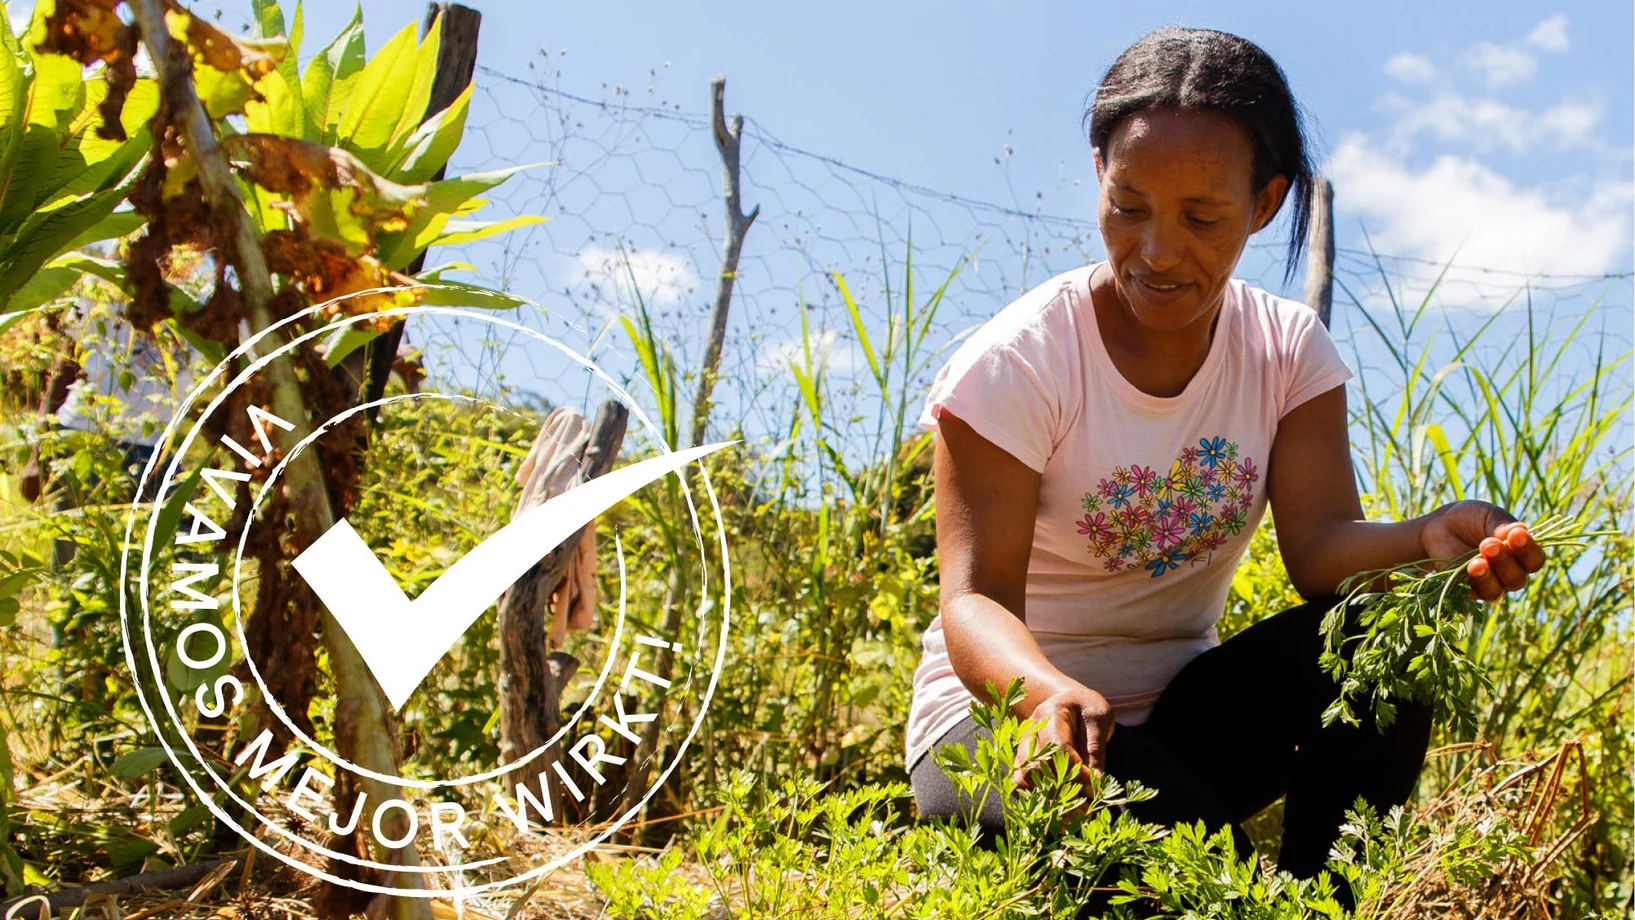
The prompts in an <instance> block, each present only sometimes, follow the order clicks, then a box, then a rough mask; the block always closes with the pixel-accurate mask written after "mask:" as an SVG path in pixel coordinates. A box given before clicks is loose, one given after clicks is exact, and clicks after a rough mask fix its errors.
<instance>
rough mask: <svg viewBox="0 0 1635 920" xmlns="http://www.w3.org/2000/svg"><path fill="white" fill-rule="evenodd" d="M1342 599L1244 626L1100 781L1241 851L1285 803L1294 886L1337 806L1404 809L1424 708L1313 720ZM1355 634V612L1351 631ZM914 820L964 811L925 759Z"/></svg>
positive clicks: (1420, 759)
mask: <svg viewBox="0 0 1635 920" xmlns="http://www.w3.org/2000/svg"><path fill="white" fill-rule="evenodd" d="M1339 602H1340V598H1339V597H1337V596H1327V597H1320V598H1317V599H1315V600H1312V601H1310V602H1308V603H1305V604H1301V605H1300V606H1298V607H1292V608H1290V609H1288V610H1285V611H1283V612H1281V613H1279V614H1276V615H1275V616H1272V617H1270V618H1268V619H1265V620H1262V621H1261V622H1259V623H1256V624H1255V625H1253V626H1251V627H1249V628H1248V629H1245V630H1244V631H1243V632H1241V633H1238V634H1237V635H1235V636H1233V637H1232V638H1230V639H1228V640H1226V641H1225V642H1223V643H1221V644H1220V645H1218V646H1216V647H1215V648H1212V649H1210V650H1209V651H1206V652H1204V653H1203V654H1201V655H1199V656H1198V657H1197V658H1195V659H1193V660H1192V661H1191V662H1189V663H1188V664H1187V665H1186V667H1184V668H1182V669H1181V671H1180V673H1179V674H1177V675H1176V676H1175V679H1174V680H1173V681H1171V682H1170V684H1169V686H1168V687H1166V688H1165V690H1164V693H1163V695H1162V696H1161V697H1159V699H1158V702H1157V703H1156V704H1154V706H1153V709H1152V714H1151V715H1150V716H1149V717H1148V718H1147V721H1146V722H1144V723H1142V724H1141V725H1119V726H1117V727H1116V728H1115V729H1114V730H1113V736H1112V738H1111V740H1109V741H1108V743H1107V747H1106V756H1107V772H1108V773H1111V774H1112V775H1113V776H1116V777H1118V778H1120V779H1124V780H1130V779H1135V780H1139V781H1141V783H1142V784H1143V785H1146V786H1150V787H1153V788H1155V789H1157V790H1158V795H1157V796H1156V797H1155V798H1153V799H1150V800H1148V801H1146V802H1139V803H1136V804H1135V805H1132V806H1130V811H1131V813H1132V814H1134V815H1135V816H1136V817H1138V818H1140V819H1141V820H1143V821H1147V822H1151V823H1154V824H1166V825H1168V824H1175V823H1178V822H1192V821H1197V820H1198V819H1200V818H1201V819H1203V820H1204V822H1205V823H1206V824H1207V825H1208V826H1209V827H1210V829H1211V830H1216V829H1219V828H1221V827H1228V826H1230V827H1231V828H1232V834H1233V837H1234V839H1235V840H1236V842H1237V848H1238V851H1239V853H1240V854H1241V855H1242V856H1244V857H1245V858H1247V857H1248V856H1250V855H1252V854H1253V852H1254V849H1253V847H1252V846H1251V845H1250V842H1249V837H1248V835H1247V834H1245V833H1244V831H1243V828H1242V827H1240V826H1239V825H1240V824H1241V823H1242V822H1244V821H1246V820H1248V819H1249V818H1251V817H1254V816H1255V815H1256V814H1258V813H1259V812H1260V811H1261V810H1262V809H1264V808H1266V807H1267V806H1268V805H1271V804H1272V803H1273V802H1275V801H1277V799H1278V798H1279V797H1285V798H1284V805H1283V848H1282V850H1281V852H1280V853H1279V854H1278V866H1279V867H1280V868H1282V869H1285V870H1287V871H1289V872H1290V873H1292V874H1293V875H1295V876H1296V877H1299V878H1311V877H1313V876H1315V875H1316V874H1317V872H1318V871H1319V870H1320V869H1322V868H1323V865H1324V863H1325V862H1326V861H1327V858H1328V851H1329V847H1330V846H1331V845H1332V844H1333V843H1334V841H1335V839H1336V838H1337V837H1338V836H1339V830H1340V823H1341V821H1342V820H1343V819H1344V816H1345V810H1346V809H1347V808H1350V807H1351V806H1352V804H1353V803H1354V802H1355V801H1356V799H1357V796H1359V795H1360V796H1362V797H1363V798H1365V799H1367V800H1368V802H1369V803H1370V804H1372V805H1373V806H1374V808H1376V809H1378V810H1379V812H1380V813H1381V814H1384V813H1385V811H1386V810H1388V809H1390V808H1391V807H1392V806H1395V805H1401V804H1403V803H1405V802H1407V800H1408V797H1409V796H1410V795H1411V794H1412V793H1413V790H1414V785H1415V783H1416V782H1417V781H1418V778H1419V770H1420V767H1421V766H1422V765H1423V764H1424V761H1425V749H1426V746H1427V744H1428V743H1429V741H1430V733H1431V712H1430V708H1429V707H1427V706H1421V705H1417V704H1411V703H1405V702H1404V703H1399V704H1398V705H1397V714H1396V721H1395V722H1394V723H1393V724H1392V725H1391V727H1390V728H1388V729H1386V730H1385V732H1384V733H1383V734H1381V733H1380V732H1379V731H1377V730H1376V729H1375V728H1374V724H1373V715H1372V713H1371V712H1368V711H1367V710H1366V708H1365V707H1356V708H1357V709H1358V715H1359V717H1360V719H1361V721H1362V726H1361V727H1353V726H1349V725H1345V724H1344V723H1338V722H1337V723H1335V724H1334V725H1332V726H1329V727H1327V728H1324V727H1323V725H1322V712H1323V710H1324V708H1326V707H1327V706H1328V704H1329V703H1332V702H1333V701H1334V699H1335V697H1336V696H1337V694H1338V687H1337V686H1336V684H1335V683H1334V681H1333V680H1332V679H1330V678H1329V677H1328V675H1327V674H1325V673H1324V672H1323V671H1322V670H1321V669H1320V668H1319V667H1318V666H1317V657H1318V654H1319V652H1321V650H1322V637H1321V635H1320V633H1319V631H1318V625H1319V623H1321V621H1322V618H1323V615H1324V613H1326V612H1327V611H1328V610H1329V609H1331V608H1333V607H1334V606H1335V605H1336V604H1338V603H1339ZM1348 625H1349V627H1350V629H1351V630H1353V631H1354V630H1355V628H1356V626H1355V619H1354V617H1353V618H1352V619H1351V621H1350V622H1349V624H1348ZM979 734H980V735H986V734H987V733H986V732H985V731H984V730H982V729H981V728H979V727H978V726H977V724H976V722H975V720H973V719H972V718H971V717H969V716H967V717H966V718H965V719H964V720H963V721H961V722H959V723H958V724H956V725H955V726H954V727H953V728H952V729H950V730H949V731H948V732H947V734H945V735H943V736H942V737H941V738H939V739H938V741H937V742H936V745H937V746H941V745H943V744H950V743H953V744H962V745H964V746H965V747H966V748H968V749H970V750H972V751H973V752H974V751H975V749H976V739H977V737H978V735H979ZM910 779H911V780H912V783H913V788H914V801H915V803H916V805H917V806H918V808H919V813H920V817H921V819H922V820H925V819H933V820H946V819H948V818H952V817H954V816H956V815H960V814H964V813H967V812H968V811H969V799H968V798H967V799H965V800H964V801H963V802H962V801H961V798H960V796H959V794H958V792H956V791H955V789H954V787H953V785H952V784H951V783H950V782H949V781H948V778H947V777H946V776H944V775H943V773H942V771H941V770H940V769H939V768H938V767H937V765H936V763H935V762H934V761H933V760H932V758H931V757H930V756H929V754H927V755H923V756H921V757H920V759H919V760H918V761H917V762H916V763H915V764H914V766H913V768H912V770H911V771H910ZM979 822H980V825H981V829H982V831H983V832H984V833H983V839H984V842H985V843H987V844H989V845H991V843H992V838H993V837H994V836H996V835H999V834H1003V833H1004V819H1003V816H1002V813H1001V809H1000V805H999V800H998V798H997V796H993V795H990V796H989V797H988V798H987V800H986V801H984V803H983V807H982V811H981V814H980V818H979Z"/></svg>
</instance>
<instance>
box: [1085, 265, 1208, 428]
mask: <svg viewBox="0 0 1635 920" xmlns="http://www.w3.org/2000/svg"><path fill="white" fill-rule="evenodd" d="M1090 299H1091V304H1092V306H1093V308H1094V309H1095V311H1096V328H1097V329H1098V330H1099V332H1100V334H1101V341H1102V345H1103V346H1104V347H1105V348H1106V350H1107V356H1108V357H1109V358H1111V359H1112V360H1113V366H1114V367H1115V368H1116V369H1117V370H1118V372H1119V373H1120V374H1121V375H1123V377H1124V379H1125V380H1128V381H1129V382H1130V385H1131V386H1133V387H1135V388H1136V389H1138V390H1140V391H1141V392H1143V393H1147V394H1149V395H1152V396H1158V397H1163V398H1170V397H1175V396H1179V395H1181V393H1183V392H1185V390H1186V388H1187V384H1188V383H1190V382H1191V381H1192V378H1193V377H1194V376H1196V375H1197V373H1198V371H1199V369H1200V368H1202V367H1203V364H1204V360H1205V359H1206V358H1208V357H1209V347H1210V345H1211V344H1212V343H1213V342H1214V339H1215V330H1216V328H1217V327H1218V326H1219V325H1220V315H1221V307H1220V305H1216V307H1215V309H1214V310H1212V311H1210V313H1209V316H1208V321H1207V322H1204V321H1202V320H1200V321H1199V322H1196V323H1193V324H1191V325H1190V326H1187V327H1186V328H1184V329H1177V330H1175V331H1173V332H1162V331H1159V330H1155V329H1151V328H1149V327H1147V326H1144V325H1142V324H1141V323H1139V322H1137V321H1136V320H1135V317H1134V314H1133V313H1132V312H1131V310H1130V306H1129V304H1128V303H1126V302H1125V300H1124V298H1123V297H1122V296H1120V294H1119V292H1118V286H1117V284H1115V283H1114V281H1113V274H1112V270H1111V269H1110V268H1109V267H1108V266H1107V265H1106V264H1105V263H1104V264H1103V265H1102V266H1101V268H1100V269H1098V270H1097V271H1096V273H1095V274H1094V275H1092V276H1091V279H1090Z"/></svg>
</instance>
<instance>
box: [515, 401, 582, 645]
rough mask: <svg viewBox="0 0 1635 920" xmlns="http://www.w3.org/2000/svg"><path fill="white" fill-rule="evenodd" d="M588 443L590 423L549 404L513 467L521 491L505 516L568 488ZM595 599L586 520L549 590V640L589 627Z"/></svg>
mask: <svg viewBox="0 0 1635 920" xmlns="http://www.w3.org/2000/svg"><path fill="white" fill-rule="evenodd" d="M589 446H590V425H589V424H588V423H587V422H586V421H585V417H584V416H583V415H580V414H579V413H578V412H576V411H574V410H573V409H570V408H568V407H566V406H562V407H559V408H556V409H553V410H552V411H551V414H550V415H548V416H546V418H545V424H543V425H541V426H540V428H539V434H538V435H536V436H535V437H534V443H533V446H531V447H529V448H528V455H527V456H526V457H524V458H523V459H522V465H521V466H520V467H518V468H517V485H519V486H521V487H522V494H521V495H520V496H519V497H518V498H517V506H516V509H515V510H513V511H512V512H511V516H512V517H516V516H517V515H519V514H521V513H522V512H524V511H526V510H527V509H529V508H532V507H534V506H535V505H539V504H542V503H543V502H545V501H546V500H547V499H550V498H553V497H555V496H557V495H560V494H562V493H563V492H566V491H567V490H568V489H570V488H572V487H573V485H574V483H575V482H576V481H577V480H578V477H579V470H580V469H581V468H582V467H583V465H584V455H585V449H586V448H587V447H589ZM596 602H597V587H596V522H595V521H591V522H590V523H589V524H587V525H586V526H585V531H584V534H583V535H582V536H581V537H580V539H579V546H578V547H577V548H576V549H575V551H574V553H573V555H572V557H571V558H570V559H569V561H568V568H567V571H566V577H565V578H563V580H562V584H561V585H560V586H559V587H558V588H557V589H556V590H555V591H554V592H553V593H552V594H551V599H550V602H549V605H548V608H549V611H550V618H551V619H550V624H549V626H548V627H547V633H546V634H547V635H548V636H549V638H550V644H551V645H552V646H553V647H560V646H561V645H562V642H563V640H565V639H566V638H567V637H568V631H569V630H581V629H590V628H592V627H594V626H595V625H596Z"/></svg>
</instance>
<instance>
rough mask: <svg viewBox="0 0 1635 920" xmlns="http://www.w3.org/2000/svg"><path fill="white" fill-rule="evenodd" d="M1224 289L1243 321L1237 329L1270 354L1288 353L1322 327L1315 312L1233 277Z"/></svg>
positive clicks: (1300, 303) (1301, 304)
mask: <svg viewBox="0 0 1635 920" xmlns="http://www.w3.org/2000/svg"><path fill="white" fill-rule="evenodd" d="M1228 287H1229V289H1230V290H1231V292H1232V294H1233V295H1234V299H1235V301H1236V303H1237V305H1238V314H1239V316H1240V317H1241V318H1242V320H1243V321H1242V322H1241V323H1239V327H1240V328H1241V329H1242V330H1243V331H1244V333H1245V334H1246V335H1248V336H1251V337H1252V338H1254V339H1259V340H1260V341H1262V342H1264V343H1265V344H1267V345H1268V346H1270V347H1271V349H1272V350H1274V351H1287V350H1291V349H1293V348H1295V347H1297V346H1298V345H1299V343H1300V342H1301V341H1302V340H1303V339H1304V338H1305V337H1306V336H1308V335H1311V334H1312V332H1313V329H1314V328H1321V327H1322V322H1321V320H1319V319H1318V317H1317V311H1316V310H1314V309H1312V308H1311V307H1309V306H1307V305H1306V304H1305V303H1303V302H1301V301H1299V300H1294V299H1292V298H1289V297H1280V296H1278V295H1276V294H1273V293H1271V292H1270V291H1267V290H1266V289H1264V288H1261V287H1258V286H1256V285H1253V284H1250V283H1249V282H1247V281H1244V280H1243V279H1241V278H1233V279H1232V280H1231V282H1229V284H1228Z"/></svg>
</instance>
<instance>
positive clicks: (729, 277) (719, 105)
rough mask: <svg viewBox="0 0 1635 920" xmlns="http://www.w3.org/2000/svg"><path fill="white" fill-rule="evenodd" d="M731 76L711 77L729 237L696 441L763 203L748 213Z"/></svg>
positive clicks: (740, 123) (696, 409)
mask: <svg viewBox="0 0 1635 920" xmlns="http://www.w3.org/2000/svg"><path fill="white" fill-rule="evenodd" d="M726 95H727V78H726V77H716V78H715V79H713V80H711V81H710V109H711V113H712V117H713V119H714V122H715V149H716V150H718V151H720V153H721V181H722V194H723V196H724V197H725V199H726V206H727V238H726V242H725V243H724V244H723V245H722V247H721V274H720V275H719V276H718V277H717V278H716V282H715V304H714V306H712V307H711V308H710V339H709V343H708V344H707V345H706V346H705V348H704V366H703V368H702V369H701V373H700V374H699V378H698V394H697V396H695V397H694V399H693V431H692V436H693V441H692V446H694V447H697V446H698V445H700V444H703V443H704V429H705V427H706V426H708V425H709V422H710V395H711V394H712V393H713V392H714V391H715V378H716V374H717V372H718V371H719V369H720V367H721V346H722V343H723V342H724V341H725V340H726V336H727V309H728V307H730V306H731V305H732V286H733V282H735V281H736V280H737V279H738V255H739V253H740V252H742V251H743V248H744V234H745V233H748V232H749V225H750V224H753V223H755V217H756V215H758V214H760V213H761V206H760V205H756V206H755V207H753V208H751V209H750V211H749V213H748V214H745V213H744V210H743V207H742V205H741V204H740V201H741V198H740V191H741V189H740V186H739V181H738V154H739V142H740V140H741V139H742V138H743V134H744V116H742V115H734V116H732V121H731V123H730V124H729V123H728V121H727V116H726V105H727V104H726Z"/></svg>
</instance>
